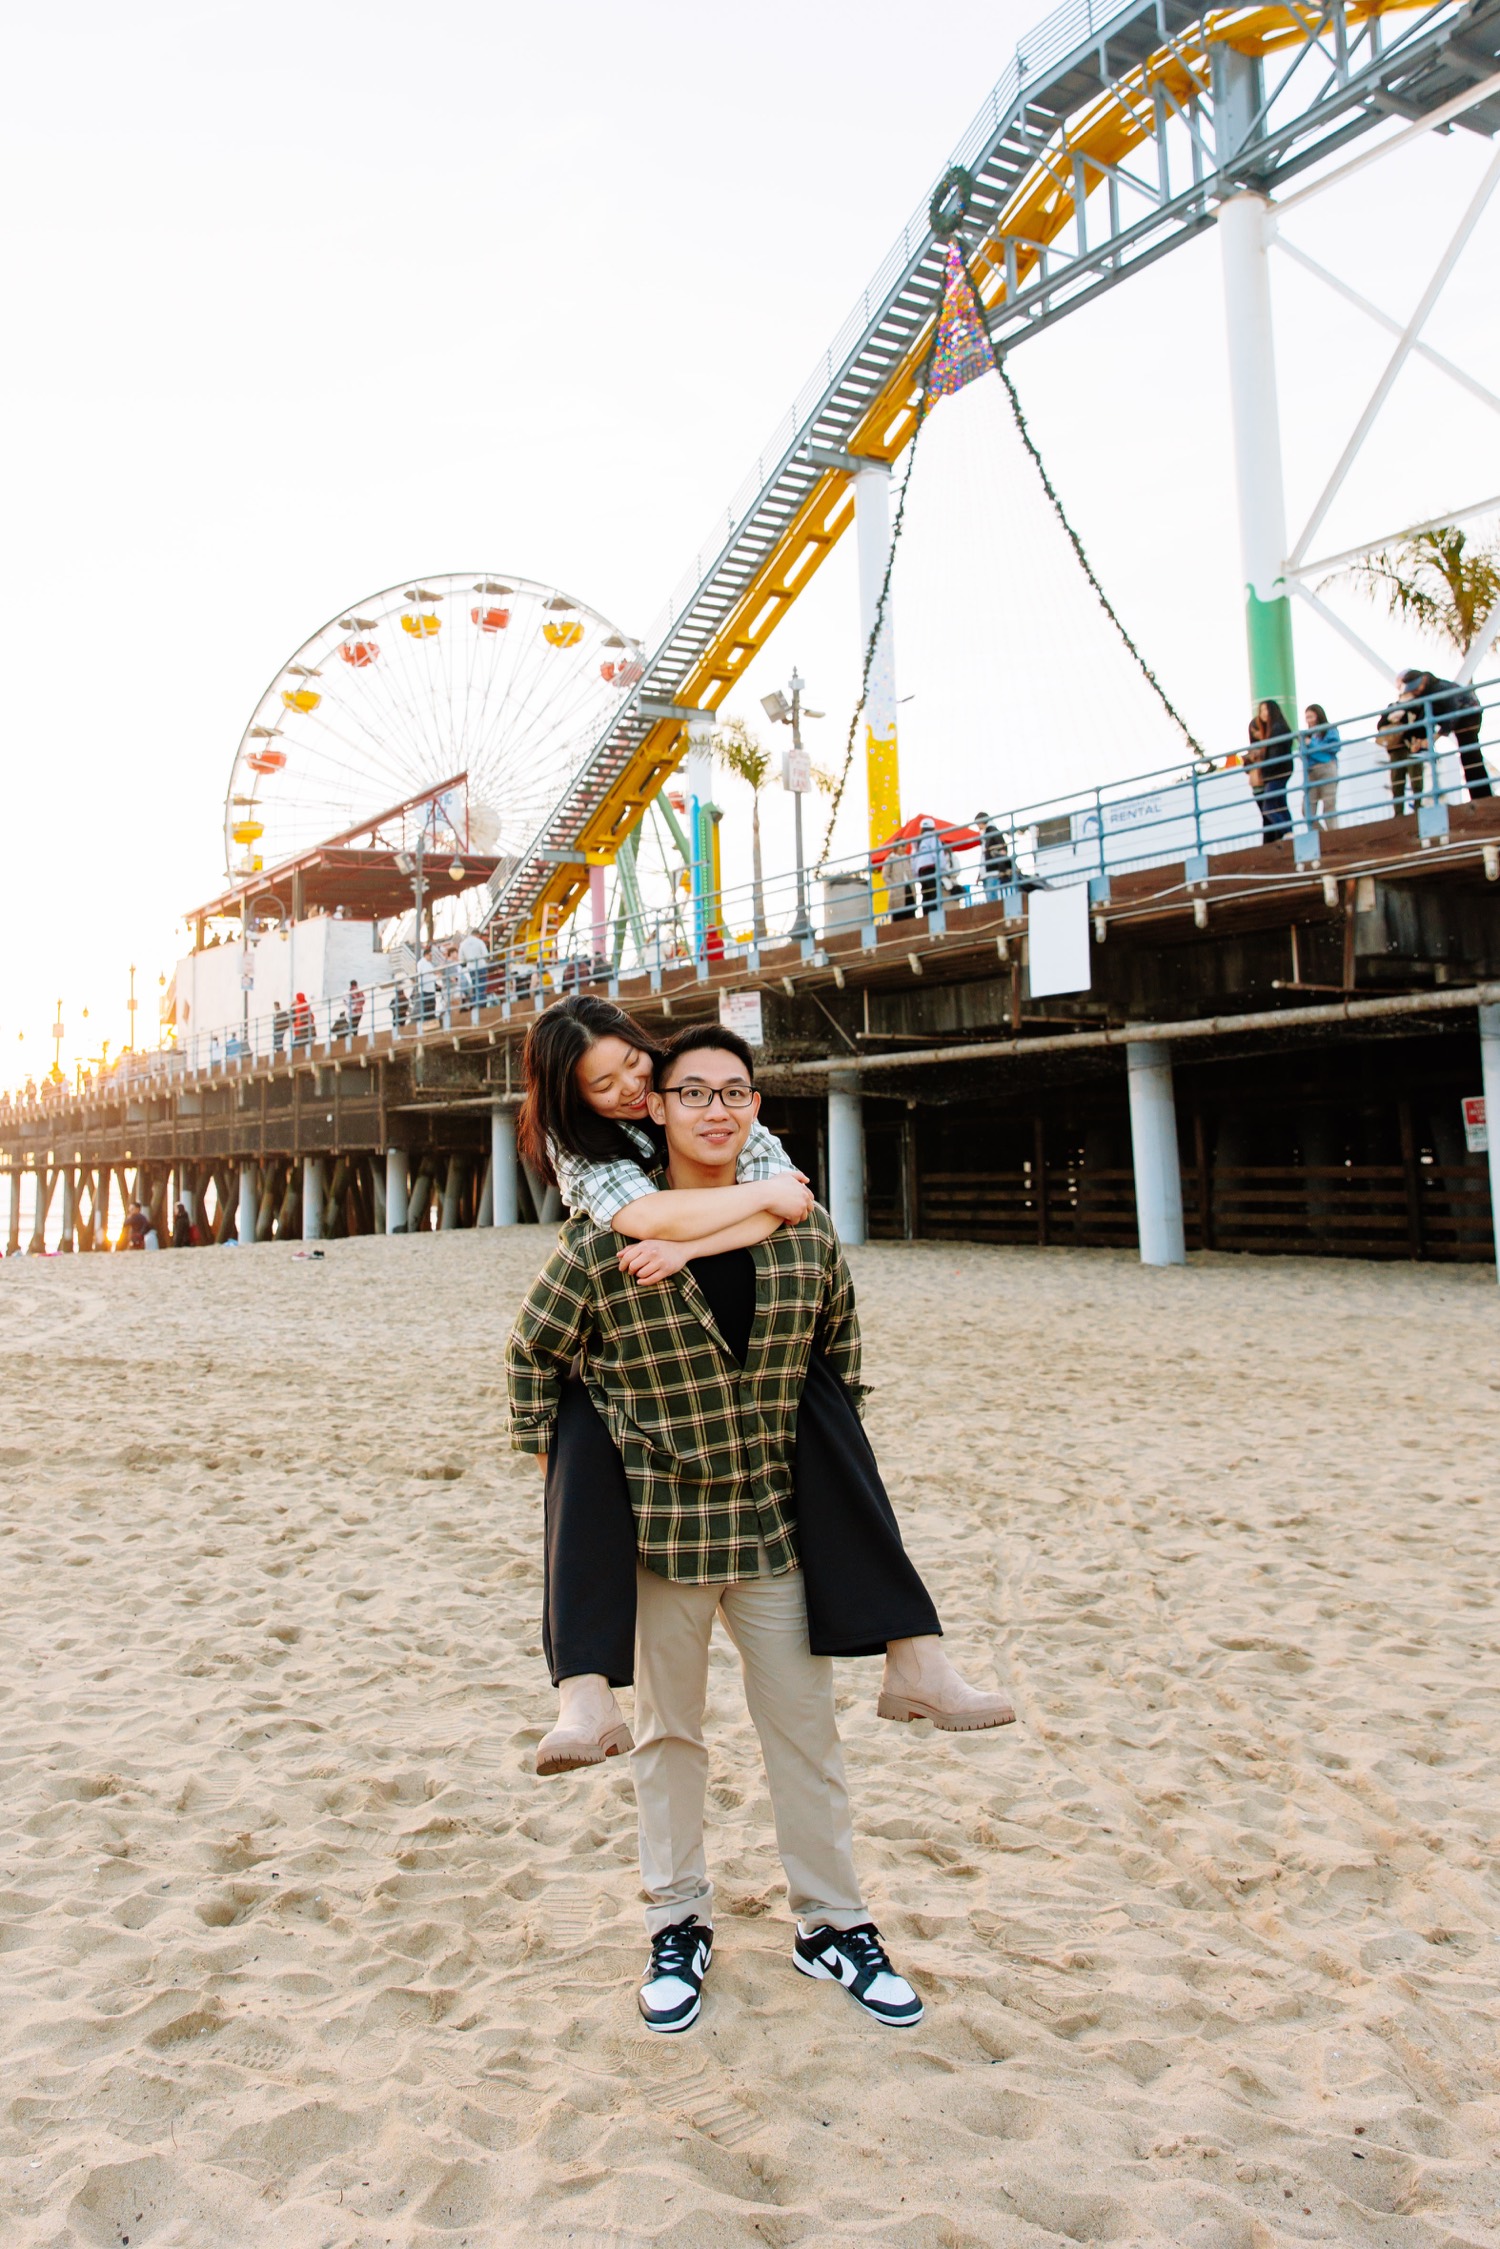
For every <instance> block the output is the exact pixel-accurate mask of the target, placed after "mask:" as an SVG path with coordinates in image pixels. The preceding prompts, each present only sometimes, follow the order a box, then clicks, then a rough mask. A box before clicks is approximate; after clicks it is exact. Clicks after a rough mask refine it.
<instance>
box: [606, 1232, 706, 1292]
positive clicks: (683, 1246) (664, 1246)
mask: <svg viewBox="0 0 1500 2249" xmlns="http://www.w3.org/2000/svg"><path fill="white" fill-rule="evenodd" d="M694 1246H695V1245H694V1244H693V1243H692V1242H630V1243H628V1244H627V1245H626V1247H625V1248H624V1249H622V1250H621V1252H620V1255H619V1258H618V1260H617V1263H618V1265H619V1268H620V1271H621V1272H622V1273H630V1274H633V1275H634V1277H635V1279H636V1280H638V1281H643V1282H646V1283H647V1284H649V1283H650V1282H652V1281H669V1280H670V1279H671V1277H672V1275H673V1274H674V1273H680V1272H681V1271H682V1268H683V1266H684V1265H686V1263H687V1261H688V1259H689V1258H690V1257H691V1256H692V1254H693V1249H694Z"/></svg>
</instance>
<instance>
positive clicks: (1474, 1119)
mask: <svg viewBox="0 0 1500 2249" xmlns="http://www.w3.org/2000/svg"><path fill="white" fill-rule="evenodd" d="M1464 1146H1465V1147H1466V1148H1467V1149H1468V1151H1469V1154H1470V1155H1471V1156H1487V1155H1488V1154H1489V1148H1490V1128H1489V1123H1488V1120H1487V1119H1486V1117H1485V1113H1484V1095H1483V1094H1482V1093H1467V1094H1465V1095H1464Z"/></svg>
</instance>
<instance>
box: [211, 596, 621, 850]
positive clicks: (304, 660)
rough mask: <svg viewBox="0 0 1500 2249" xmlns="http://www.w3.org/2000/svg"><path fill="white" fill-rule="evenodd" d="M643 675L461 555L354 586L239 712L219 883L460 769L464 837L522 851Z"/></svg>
mask: <svg viewBox="0 0 1500 2249" xmlns="http://www.w3.org/2000/svg"><path fill="white" fill-rule="evenodd" d="M640 676H641V661H640V652H639V649H638V647H637V645H636V643H635V642H633V641H631V640H629V639H627V638H626V637H625V635H624V634H622V633H620V632H618V631H616V629H615V628H614V626H613V625H611V624H610V622H609V620H608V619H607V618H605V617H601V616H600V615H599V613H598V611H597V610H595V609H590V608H589V607H588V606H587V604H586V603H584V602H581V601H575V600H574V599H573V598H572V596H571V595H568V594H565V593H560V592H559V591H558V590H557V589H556V588H555V587H553V586H545V585H539V584H538V583H537V582H536V581H535V580H533V579H529V578H514V577H508V576H504V575H499V574H496V575H489V574H485V573H474V574H473V575H470V574H469V573H467V572H459V573H457V574H455V575H453V576H449V577H440V578H424V579H421V580H412V581H411V582H409V583H408V584H406V585H401V586H392V587H388V588H387V589H386V590H385V591H384V592H383V593H377V594H372V595H370V596H369V597H368V599H366V600H364V601H359V602H356V603H355V604H354V606H353V607H352V608H351V609H348V610H346V611H344V612H343V613H341V614H340V615H339V616H337V617H334V618H331V619H330V620H329V622H328V623H327V624H326V625H324V626H322V627H321V628H320V629H319V630H318V631H317V632H315V633H314V634H313V635H312V637H311V639H310V640H307V641H304V642H303V644H302V646H301V647H300V648H299V649H298V650H297V651H296V653H295V654H294V655H293V656H292V657H290V658H289V660H288V661H287V662H286V663H285V664H283V665H282V667H281V669H280V670H279V671H278V672H277V673H276V676H275V678H274V679H273V680H272V681H271V682H270V684H269V686H268V687H267V688H266V691H265V693H264V694H263V695H262V697H261V699H260V701H259V703H258V704H257V705H256V707H255V709H254V711H253V712H252V713H251V717H250V723H249V725H248V726H247V727H246V728H245V731H244V734H243V735H242V737H241V739H240V745H239V748H238V750H237V751H236V753H235V759H234V766H233V769H232V771H231V774H230V779H229V787H228V790H227V792H226V795H225V802H224V859H225V869H226V872H227V874H228V876H229V879H230V882H231V883H237V882H242V881H243V880H244V878H245V877H246V876H247V875H252V874H258V873H259V872H260V871H261V869H262V868H263V867H272V866H275V865H278V864H280V863H281V862H282V861H285V860H288V859H294V858H296V857H298V856H299V855H300V854H301V853H303V852H306V851H310V850H311V849H312V848H313V847H314V846H315V845H317V844H318V843H320V842H323V841H325V840H326V839H328V838H330V837H333V836H336V835H339V834H341V833H343V832H345V831H348V830H352V829H354V828H357V827H358V826H359V825H360V824H361V823H362V822H365V821H368V820H372V819H374V818H375V817H376V816H377V815H378V814H380V813H381V812H382V811H383V810H385V809H386V808H387V807H389V806H394V805H399V804H401V803H403V802H405V801H406V800H409V799H412V798H414V797H416V796H417V795H418V794H419V793H420V792H422V791H423V790H427V789H432V788H435V787H436V786H437V785H438V784H440V783H441V782H444V781H446V780H448V779H450V778H451V777H452V776H454V775H456V774H459V773H466V774H467V776H468V785H467V791H466V801H465V804H464V808H463V811H462V813H461V814H455V815H454V821H455V825H456V824H458V823H459V822H461V824H462V826H463V829H464V833H462V834H461V835H459V836H458V838H457V840H458V842H459V843H460V845H461V846H463V847H464V848H467V849H471V850H474V851H477V852H484V853H492V854H494V855H495V856H496V857H498V858H500V859H502V860H503V859H505V858H507V857H512V856H517V855H519V854H520V853H521V852H522V851H524V850H525V848H526V846H527V845H528V844H529V843H530V842H531V841H532V839H533V838H534V837H535V835H536V834H537V831H538V830H539V829H540V828H541V826H542V825H543V823H544V822H545V820H546V819H547V817H548V815H549V813H550V812H551V811H552V809H553V807H554V805H555V804H556V803H557V801H558V799H559V797H560V796H561V795H562V794H563V792H564V790H565V789H566V787H567V784H568V782H569V780H570V779H571V777H572V775H573V774H574V773H575V772H576V770H577V769H578V767H579V765H580V764H581V763H582V762H583V760H584V758H585V757H586V756H587V754H588V752H589V751H590V750H591V749H592V748H593V746H594V744H595V743H596V741H597V740H598V738H599V735H600V733H601V732H602V731H603V730H604V728H605V726H606V725H607V723H608V721H609V718H610V715H611V713H612V712H613V711H614V710H615V709H616V707H617V706H618V704H619V702H620V700H621V697H622V696H623V695H624V694H625V693H626V692H628V690H629V689H630V688H631V687H633V686H634V685H635V683H636V681H637V680H638V679H639V678H640Z"/></svg>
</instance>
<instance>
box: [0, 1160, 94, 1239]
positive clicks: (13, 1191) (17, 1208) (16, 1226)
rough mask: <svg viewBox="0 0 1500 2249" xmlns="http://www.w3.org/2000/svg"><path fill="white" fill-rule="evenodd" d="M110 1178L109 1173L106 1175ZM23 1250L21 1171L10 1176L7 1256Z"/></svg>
mask: <svg viewBox="0 0 1500 2249" xmlns="http://www.w3.org/2000/svg"><path fill="white" fill-rule="evenodd" d="M105 1176H106V1177H108V1173H106V1174H105ZM20 1250H21V1174H20V1171H19V1169H18V1170H15V1171H13V1172H12V1173H11V1175H10V1223H9V1225H8V1226H7V1227H6V1229H5V1254H6V1256H7V1257H17V1256H19V1255H20Z"/></svg>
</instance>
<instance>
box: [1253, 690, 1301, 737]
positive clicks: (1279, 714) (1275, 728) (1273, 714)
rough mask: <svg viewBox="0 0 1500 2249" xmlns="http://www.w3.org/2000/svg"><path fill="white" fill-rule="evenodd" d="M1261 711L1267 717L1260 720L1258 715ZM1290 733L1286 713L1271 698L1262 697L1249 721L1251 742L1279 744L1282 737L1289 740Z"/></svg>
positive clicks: (1268, 696) (1267, 696)
mask: <svg viewBox="0 0 1500 2249" xmlns="http://www.w3.org/2000/svg"><path fill="white" fill-rule="evenodd" d="M1262 711H1265V712H1267V713H1268V714H1269V715H1268V716H1267V717H1266V718H1262V717H1261V715H1260V714H1261V712H1262ZM1291 733H1292V729H1291V727H1289V726H1288V725H1287V722H1286V712H1285V711H1284V710H1283V709H1282V707H1281V705H1280V704H1279V703H1278V702H1276V701H1275V699H1274V698H1273V697H1272V696H1270V695H1263V696H1262V697H1261V699H1260V701H1259V702H1258V703H1257V704H1256V706H1255V716H1254V718H1253V719H1252V720H1251V721H1250V739H1251V741H1252V742H1279V741H1281V740H1282V739H1283V737H1285V738H1287V739H1290V736H1291Z"/></svg>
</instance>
